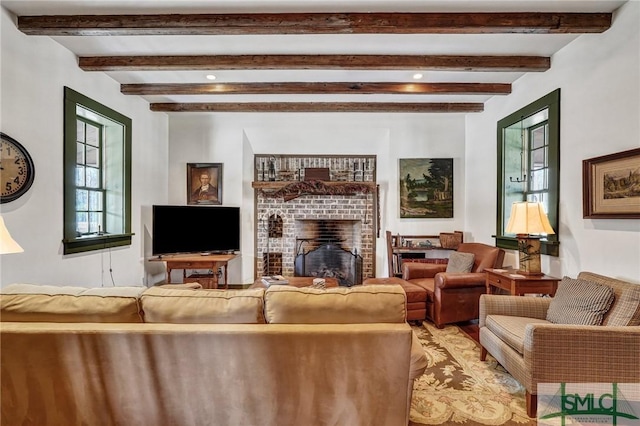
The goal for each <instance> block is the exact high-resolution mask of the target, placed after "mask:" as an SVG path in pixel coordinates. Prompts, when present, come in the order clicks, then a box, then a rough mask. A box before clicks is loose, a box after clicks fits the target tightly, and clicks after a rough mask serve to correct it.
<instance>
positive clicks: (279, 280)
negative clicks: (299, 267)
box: [262, 275, 289, 286]
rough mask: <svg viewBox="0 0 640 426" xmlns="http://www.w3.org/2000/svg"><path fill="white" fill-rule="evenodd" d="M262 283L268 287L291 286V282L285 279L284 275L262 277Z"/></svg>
mask: <svg viewBox="0 0 640 426" xmlns="http://www.w3.org/2000/svg"><path fill="white" fill-rule="evenodd" d="M262 282H263V283H264V284H265V285H266V286H270V285H284V284H289V280H288V279H286V278H285V277H283V276H282V275H270V276H266V277H262Z"/></svg>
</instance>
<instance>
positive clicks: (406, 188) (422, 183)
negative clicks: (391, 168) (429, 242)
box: [399, 158, 453, 219]
mask: <svg viewBox="0 0 640 426" xmlns="http://www.w3.org/2000/svg"><path fill="white" fill-rule="evenodd" d="M399 176H400V218H401V219H402V218H451V217H453V158H408V159H400V166H399Z"/></svg>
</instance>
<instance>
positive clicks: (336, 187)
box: [251, 180, 376, 201]
mask: <svg viewBox="0 0 640 426" xmlns="http://www.w3.org/2000/svg"><path fill="white" fill-rule="evenodd" d="M251 186H252V187H253V188H254V189H256V190H258V191H260V193H261V194H263V195H264V196H265V197H272V198H280V197H282V198H284V199H285V200H287V201H288V200H292V199H294V198H297V197H299V196H301V195H343V194H355V193H368V192H373V191H375V190H376V183H375V182H358V181H355V182H354V181H350V182H343V181H321V180H309V181H275V182H273V181H266V182H264V181H255V182H252V184H251Z"/></svg>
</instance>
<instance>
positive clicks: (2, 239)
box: [0, 216, 24, 254]
mask: <svg viewBox="0 0 640 426" xmlns="http://www.w3.org/2000/svg"><path fill="white" fill-rule="evenodd" d="M23 251H24V250H23V249H22V247H20V244H18V243H16V240H14V239H13V238H11V234H9V230H8V229H7V227H6V226H5V224H4V219H3V218H2V216H0V254H9V253H22V252H23Z"/></svg>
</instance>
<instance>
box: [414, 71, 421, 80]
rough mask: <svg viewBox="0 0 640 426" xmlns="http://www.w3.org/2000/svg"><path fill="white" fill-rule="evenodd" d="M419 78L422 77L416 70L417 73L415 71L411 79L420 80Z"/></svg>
mask: <svg viewBox="0 0 640 426" xmlns="http://www.w3.org/2000/svg"><path fill="white" fill-rule="evenodd" d="M421 78H422V74H420V73H419V72H417V73H415V74H414V75H413V79H414V80H420V79H421Z"/></svg>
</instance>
